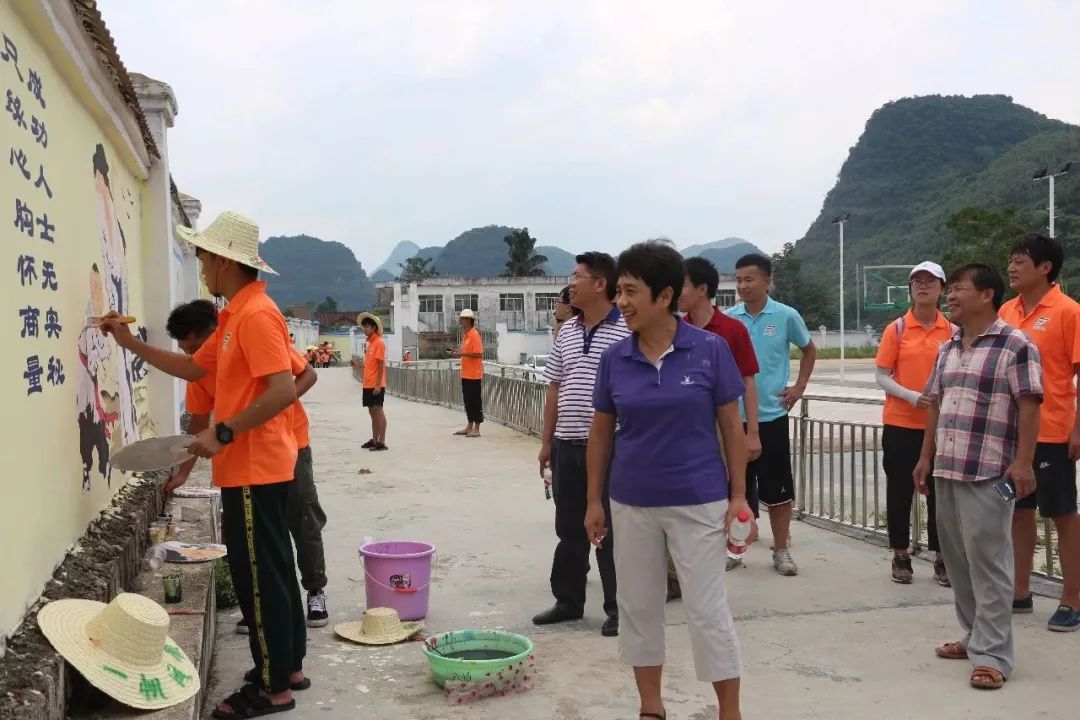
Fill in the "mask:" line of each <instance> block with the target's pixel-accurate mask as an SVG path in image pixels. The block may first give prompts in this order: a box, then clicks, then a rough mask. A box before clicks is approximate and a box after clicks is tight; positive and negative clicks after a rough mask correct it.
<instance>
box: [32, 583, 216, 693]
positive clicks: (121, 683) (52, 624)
mask: <svg viewBox="0 0 1080 720" xmlns="http://www.w3.org/2000/svg"><path fill="white" fill-rule="evenodd" d="M37 620H38V625H39V626H40V627H41V632H43V633H44V634H45V637H47V638H48V639H49V642H50V643H52V646H53V647H54V648H56V651H57V652H58V653H60V654H61V655H62V656H63V657H64V659H65V660H67V661H68V662H69V663H71V665H72V666H73V667H74V668H75V669H76V670H78V671H79V673H81V674H82V676H83V677H85V678H86V679H87V681H89V683H90V684H91V685H93V686H94V687H96V688H97V689H98V690H101V691H102V692H103V693H105V694H106V695H108V696H109V697H111V698H113V699H114V700H117V701H118V702H121V703H123V704H124V705H128V706H130V707H134V708H139V709H140V710H157V709H160V708H166V707H171V706H173V705H176V704H177V703H181V702H183V701H185V700H187V699H188V698H190V697H192V696H194V695H195V694H196V693H197V692H199V687H200V683H199V671H198V669H197V668H196V667H195V666H194V665H193V664H192V663H191V661H190V660H189V659H188V657H187V655H186V654H185V653H184V651H183V650H181V649H180V647H179V646H178V645H177V644H176V642H175V641H174V640H173V639H172V638H170V637H169V615H168V613H166V612H165V609H164V608H163V607H161V606H160V605H158V604H157V603H156V602H154V601H153V600H151V599H150V598H147V597H143V596H142V595H136V594H134V593H121V594H120V595H117V596H116V597H115V598H113V600H112V602H110V603H109V604H108V605H106V604H105V603H101V602H96V601H94V600H77V599H70V600H54V601H53V602H51V603H49V604H48V605H46V606H45V607H43V608H41V611H40V612H39V613H38V617H37Z"/></svg>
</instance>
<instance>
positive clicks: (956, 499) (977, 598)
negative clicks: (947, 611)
mask: <svg viewBox="0 0 1080 720" xmlns="http://www.w3.org/2000/svg"><path fill="white" fill-rule="evenodd" d="M934 482H935V488H934V489H935V490H936V494H937V528H938V539H939V541H940V543H941V553H942V555H943V556H944V557H945V567H947V568H949V580H951V581H952V589H953V595H954V599H955V603H956V617H957V619H958V620H959V621H960V627H961V628H963V630H964V637H963V638H961V640H960V642H961V643H962V644H963V645H964V646H965V647H967V652H968V658H969V659H970V661H971V664H972V665H975V666H977V665H986V666H988V667H992V668H995V669H997V670H998V671H1000V672H1001V674H1002V675H1004V676H1005V677H1006V678H1007V677H1009V674H1010V673H1011V672H1012V669H1013V660H1014V656H1013V634H1012V596H1013V545H1012V517H1013V502H1012V501H1010V502H1005V501H1003V500H1002V499H1001V495H999V494H998V492H997V490H996V489H994V483H995V482H996V481H995V480H983V481H980V482H964V481H958V480H944V479H942V478H935V479H934Z"/></svg>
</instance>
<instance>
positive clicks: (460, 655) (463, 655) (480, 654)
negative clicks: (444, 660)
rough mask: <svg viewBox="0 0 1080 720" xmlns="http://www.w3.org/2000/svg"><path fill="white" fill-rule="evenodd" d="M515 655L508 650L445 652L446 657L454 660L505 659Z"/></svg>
mask: <svg viewBox="0 0 1080 720" xmlns="http://www.w3.org/2000/svg"><path fill="white" fill-rule="evenodd" d="M515 655H517V653H516V652H510V651H509V650H458V651H457V652H451V653H447V654H446V657H448V658H453V659H454V660H505V659H506V658H512V657H514V656H515Z"/></svg>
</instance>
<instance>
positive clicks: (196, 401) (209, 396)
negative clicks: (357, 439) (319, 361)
mask: <svg viewBox="0 0 1080 720" xmlns="http://www.w3.org/2000/svg"><path fill="white" fill-rule="evenodd" d="M289 350H290V353H289V354H290V357H291V362H292V374H293V377H296V376H298V375H299V374H300V373H302V372H304V369H305V368H306V367H307V365H308V362H307V358H305V357H304V356H303V355H301V354H300V352H299V351H298V350H297V349H296V348H295V347H293V346H291V345H290V346H289ZM215 382H217V376H216V375H214V373H212V372H208V373H206V374H205V375H203V376H202V377H201V378H199V379H198V380H196V381H195V382H189V383H188V384H187V392H186V393H185V400H184V407H185V408H186V409H187V411H188V412H189V413H191V414H193V415H209V414H210V413H211V412H213V411H214V383H215ZM288 412H291V413H292V418H293V421H292V429H293V436H294V437H295V438H296V447H297V448H306V447H307V446H308V445H310V444H311V436H310V434H309V431H308V425H309V423H308V416H307V411H305V410H304V405H303V403H301V402H300V401H299V400H297V401H296V402H294V403H293V404H292V406H291V407H290V408H289V410H288Z"/></svg>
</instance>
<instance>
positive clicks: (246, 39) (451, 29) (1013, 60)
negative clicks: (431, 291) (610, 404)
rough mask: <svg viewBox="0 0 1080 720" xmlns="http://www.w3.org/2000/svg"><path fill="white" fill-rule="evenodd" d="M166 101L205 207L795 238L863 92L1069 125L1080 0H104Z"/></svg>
mask: <svg viewBox="0 0 1080 720" xmlns="http://www.w3.org/2000/svg"><path fill="white" fill-rule="evenodd" d="M99 5H100V7H101V9H102V12H103V14H104V16H105V19H106V22H107V23H108V24H109V26H110V28H111V30H112V32H113V35H114V36H115V38H116V40H117V44H118V46H119V49H120V52H121V56H122V57H123V59H124V61H125V62H126V64H127V65H128V67H129V68H131V69H132V70H138V71H140V72H145V73H147V74H149V75H152V76H154V77H157V78H160V79H162V80H164V81H166V82H169V83H170V84H171V85H172V86H173V88H174V90H175V92H176V95H177V98H178V101H179V104H180V115H179V116H178V118H177V124H176V127H175V128H174V130H173V131H172V134H171V135H170V142H169V144H170V155H171V163H172V166H173V171H174V174H175V175H176V177H177V181H178V183H179V184H180V185H181V187H182V188H183V189H184V190H185V191H186V192H189V193H191V194H193V195H195V196H197V197H199V198H200V199H202V201H203V203H204V207H205V210H204V212H205V213H206V215H207V217H208V218H209V217H211V216H213V215H214V214H216V213H217V212H218V211H220V210H223V209H226V208H230V209H236V210H239V211H242V212H245V213H247V214H250V215H252V216H253V217H256V218H258V219H259V221H260V223H261V225H262V227H263V228H264V231H265V232H266V233H267V234H292V233H299V232H307V233H309V234H314V235H318V236H320V237H323V238H325V239H328V240H339V241H341V242H344V243H346V244H347V245H349V246H351V247H352V248H353V249H354V250H355V251H356V252H357V254H358V256H359V257H360V258H361V260H362V261H363V262H364V265H365V267H368V268H374V267H376V266H377V265H379V264H380V263H381V262H382V260H383V259H384V258H385V256H386V255H387V254H388V253H389V252H390V250H391V249H392V247H393V246H394V245H395V244H396V243H397V242H399V241H401V240H412V241H414V242H416V243H418V244H420V245H430V244H441V243H444V242H446V241H447V240H449V239H451V238H453V237H454V236H455V235H457V234H458V233H460V232H462V231H464V230H466V229H468V228H470V227H473V226H476V225H484V224H491V223H502V224H510V225H528V227H529V228H530V230H531V231H533V232H534V234H536V235H538V236H539V237H540V238H541V241H542V242H543V243H545V244H556V245H560V246H562V247H565V248H567V249H569V250H579V249H583V248H585V247H596V248H600V249H605V250H609V251H617V250H619V249H620V248H622V247H623V246H625V245H626V244H628V243H629V242H632V241H634V240H637V239H640V238H643V237H648V236H655V235H659V234H666V235H668V236H670V237H672V238H673V239H675V240H676V241H677V242H678V243H679V244H680V245H688V244H691V243H695V242H704V241H709V240H714V239H718V238H721V237H725V236H727V235H739V236H742V237H746V238H748V239H750V240H752V241H754V242H756V243H758V244H759V245H761V246H762V247H764V248H766V249H775V248H777V247H779V245H780V244H781V243H783V242H785V241H788V240H793V239H795V238H797V237H799V236H801V235H802V233H803V232H804V231H805V229H806V227H807V226H808V225H809V223H810V222H811V221H812V220H813V218H814V216H815V215H816V213H817V211H818V209H819V208H820V206H821V202H822V200H823V198H824V195H825V193H826V192H827V191H828V189H829V188H830V187H831V186H832V183H833V182H834V180H835V176H836V173H837V172H838V170H839V168H840V165H841V163H842V162H843V160H844V159H845V157H846V155H847V150H848V148H849V147H851V146H852V145H854V144H855V142H856V141H857V139H858V136H859V134H860V133H861V131H862V128H863V125H864V124H865V122H866V119H867V118H868V117H869V115H870V113H871V112H873V110H874V109H875V108H877V107H879V106H880V105H882V104H883V103H885V102H888V101H890V100H894V99H897V98H900V97H904V96H911V95H918V94H928V93H943V94H974V93H981V92H1000V93H1006V94H1011V95H1013V96H1014V98H1015V99H1016V100H1017V102H1021V103H1024V104H1026V105H1028V106H1030V107H1033V108H1035V109H1036V110H1039V111H1041V112H1044V113H1046V114H1048V115H1050V116H1051V117H1057V118H1060V119H1064V120H1068V121H1072V122H1080V97H1078V96H1076V94H1075V93H1070V92H1068V91H1067V88H1066V87H1065V86H1064V85H1063V83H1062V81H1061V80H1060V79H1058V78H1060V77H1062V75H1061V73H1062V72H1065V70H1066V68H1069V67H1071V66H1072V64H1073V63H1074V61H1075V59H1074V57H1072V55H1073V53H1072V51H1071V48H1072V47H1073V44H1072V42H1071V39H1070V37H1069V33H1070V32H1071V28H1075V27H1077V25H1078V23H1080V5H1077V4H1074V3H1065V2H1057V1H1055V0H1033V1H1032V2H1028V3H1024V4H1010V3H976V2H974V0H966V1H963V2H953V3H940V2H936V1H931V0H916V1H914V2H908V3H904V4H900V5H896V4H893V5H886V4H884V3H865V2H817V3H744V2H723V3H721V2H715V1H713V2H689V1H686V2H669V3H659V2H643V1H633V0H626V1H618V2H616V1H611V2H587V1H581V0H579V1H578V2H562V1H556V2H545V3H496V2H489V1H484V2H473V1H470V0H456V1H455V2H452V3H447V2H435V1H428V2H415V1H414V2H409V3H378V2H355V1H346V0H320V1H315V0H313V1H312V2H310V3H296V2H292V1H291V0H258V1H255V0H213V1H211V0H191V1H189V2H187V3H183V4H177V3H169V4H165V3H144V2H139V1H137V0H99Z"/></svg>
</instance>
